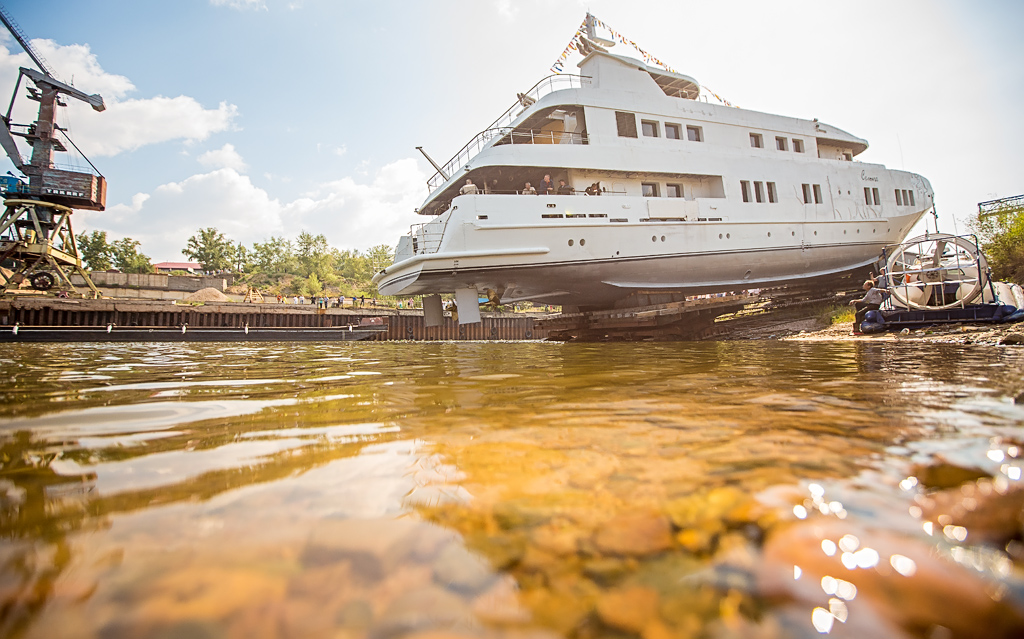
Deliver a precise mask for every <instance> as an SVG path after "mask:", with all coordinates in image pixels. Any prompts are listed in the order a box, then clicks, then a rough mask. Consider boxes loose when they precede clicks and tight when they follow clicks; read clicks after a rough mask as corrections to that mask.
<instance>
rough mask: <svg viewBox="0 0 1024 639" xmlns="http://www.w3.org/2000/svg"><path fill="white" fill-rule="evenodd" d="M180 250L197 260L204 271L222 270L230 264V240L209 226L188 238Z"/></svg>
mask: <svg viewBox="0 0 1024 639" xmlns="http://www.w3.org/2000/svg"><path fill="white" fill-rule="evenodd" d="M181 252H182V253H183V254H184V255H185V256H186V257H188V258H189V259H192V260H196V261H197V262H199V264H200V265H202V267H203V270H204V271H223V270H225V269H227V268H228V267H230V266H231V258H232V253H233V248H232V244H231V241H230V240H228V239H227V238H226V237H224V234H223V233H221V232H220V231H218V230H217V229H215V228H213V227H212V226H211V227H210V228H206V229H199V231H198V232H197V233H196V234H195V235H193V236H192V237H190V238H188V244H187V245H186V247H185V248H184V249H182V251H181Z"/></svg>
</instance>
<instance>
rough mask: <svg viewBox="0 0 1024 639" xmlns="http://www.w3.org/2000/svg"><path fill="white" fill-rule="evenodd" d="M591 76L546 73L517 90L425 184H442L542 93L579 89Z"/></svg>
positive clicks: (432, 186)
mask: <svg viewBox="0 0 1024 639" xmlns="http://www.w3.org/2000/svg"><path fill="white" fill-rule="evenodd" d="M590 81H591V78H590V77H589V76H585V75H559V74H555V75H549V76H548V77H546V78H544V79H543V80H541V81H540V82H538V83H537V84H535V85H533V87H532V88H531V89H530V90H529V91H527V92H526V93H522V94H519V99H518V100H516V101H515V102H514V103H512V106H510V107H509V108H508V109H506V110H505V112H504V113H502V114H501V115H500V116H498V118H497V119H496V120H494V122H491V124H490V125H488V126H487V128H485V129H484V130H483V131H481V132H480V133H478V134H476V136H474V137H473V139H472V140H470V141H469V142H468V143H466V145H465V146H463V147H462V148H461V149H460V150H459V152H458V153H456V154H455V155H454V156H453V157H452V159H450V160H448V162H447V163H446V164H445V165H444V166H443V167H441V171H438V172H437V173H435V174H434V175H433V176H432V177H431V178H430V179H429V180H427V186H428V187H430V190H431V191H433V190H434V189H436V188H437V187H439V186H441V185H442V184H444V183H445V182H446V181H447V179H446V178H445V177H444V176H445V175H448V176H452V175H454V174H455V172H456V171H458V170H459V169H461V168H462V167H463V166H465V165H466V164H467V163H468V162H469V160H470V159H471V158H472V157H473V156H475V155H476V154H477V153H479V152H480V151H481V150H483V149H484V147H486V146H487V144H488V143H489V142H490V141H491V140H493V139H494V138H495V137H498V136H499V135H504V134H505V133H507V132H508V131H509V130H510V128H509V125H511V124H512V122H514V121H515V119H516V118H517V117H519V116H520V114H522V112H523V111H525V110H526V109H527V108H529V107H530V106H531V105H532V104H534V103H535V102H536V101H537V100H540V99H541V98H542V97H544V96H545V95H547V94H549V93H552V92H554V91H558V90H562V89H578V88H581V87H584V86H588V85H589V84H590Z"/></svg>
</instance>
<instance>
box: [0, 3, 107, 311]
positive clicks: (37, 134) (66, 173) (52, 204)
mask: <svg viewBox="0 0 1024 639" xmlns="http://www.w3.org/2000/svg"><path fill="white" fill-rule="evenodd" d="M0 21H2V22H3V23H4V26H5V27H6V28H7V30H8V31H9V32H10V33H11V35H12V36H13V37H14V39H15V40H17V41H18V44H20V45H21V48H22V49H24V50H25V52H26V53H27V54H28V56H29V58H31V60H32V62H33V63H34V64H35V66H36V67H37V69H31V68H25V67H21V68H20V69H19V71H18V80H17V82H16V83H15V85H14V94H13V95H12V96H11V102H10V106H9V107H8V108H7V113H6V114H5V115H2V116H0V119H2V124H3V126H0V147H3V150H4V151H5V152H6V153H7V156H8V157H9V158H10V159H11V162H12V163H13V164H14V168H15V169H17V170H18V171H20V172H21V173H22V174H23V175H24V176H25V177H26V178H27V183H26V182H25V181H23V180H21V179H18V178H17V177H16V176H14V175H13V174H12V173H8V176H9V177H0V181H2V189H0V190H2V191H3V195H4V198H5V199H4V212H3V214H2V216H0V264H2V265H4V266H5V267H7V266H10V265H11V264H12V263H13V268H11V272H10V273H9V274H8V273H7V272H6V271H0V285H2V287H3V289H2V291H0V292H2V293H7V292H8V291H12V290H17V289H19V288H20V287H21V284H22V283H23V282H24V281H25V280H26V279H28V281H29V282H30V283H31V285H32V287H33V288H34V289H37V290H40V291H48V290H50V289H52V288H54V287H55V286H57V285H59V287H60V289H61V290H66V291H68V292H70V293H72V294H75V295H80V293H79V291H78V290H77V289H76V287H75V285H74V284H73V283H72V282H71V274H73V273H77V274H78V275H80V276H81V277H82V278H83V279H84V281H85V284H86V286H88V288H89V290H90V292H91V295H92V296H93V297H98V296H99V290H98V289H97V288H96V286H95V285H94V284H93V283H92V280H91V279H90V278H89V274H88V273H87V272H86V271H85V269H84V268H83V267H82V258H81V255H80V254H79V251H78V246H77V243H76V240H75V234H74V231H73V230H72V227H71V214H72V213H73V212H74V210H75V209H85V210H91V211H102V210H104V207H105V205H106V190H107V183H106V180H105V179H104V177H103V176H102V175H101V174H100V172H99V171H98V170H97V169H96V167H95V166H94V165H93V164H92V162H89V160H88V158H85V154H83V153H82V152H81V150H79V149H78V147H77V146H75V143H74V142H72V141H71V138H70V137H68V135H67V131H66V130H65V129H63V128H61V127H60V126H58V125H57V124H56V115H57V109H58V107H64V106H67V103H66V102H65V101H64V100H63V99H62V98H63V97H64V96H67V97H70V98H74V99H76V100H81V101H83V102H85V103H87V104H89V105H90V106H91V107H92V108H93V110H95V111H103V110H104V109H105V108H106V107H105V105H104V104H103V98H102V97H101V96H99V95H89V94H86V93H84V92H82V91H80V90H78V89H76V88H75V87H73V86H71V85H68V84H65V83H64V82H61V81H59V80H57V79H56V78H55V77H54V76H53V73H52V72H51V70H50V69H49V67H47V65H46V62H45V60H43V58H42V57H41V56H40V55H39V54H38V53H37V52H36V51H35V49H34V48H33V47H32V45H31V43H29V41H28V39H27V38H25V36H24V34H23V33H22V31H21V29H20V28H19V27H18V24H17V23H16V22H15V21H14V20H13V18H12V17H11V15H10V14H9V13H8V12H7V10H6V9H4V8H3V7H2V6H0ZM25 79H27V80H28V82H27V86H26V89H27V90H28V98H29V99H30V100H33V101H36V102H39V113H38V115H37V117H36V120H35V121H34V122H32V123H30V124H17V123H15V122H14V121H13V119H12V111H13V110H14V103H15V100H16V98H17V97H18V91H19V89H20V88H21V84H22V80H25ZM16 137H20V138H23V139H24V140H26V141H27V142H28V144H29V145H30V146H31V149H32V151H31V154H30V156H29V157H28V158H27V159H26V158H23V157H22V155H21V151H20V149H19V148H18V145H17V143H16V141H15V138H16ZM65 142H66V143H67V144H69V145H70V146H71V147H73V148H74V149H75V150H76V151H78V153H79V154H81V155H82V157H83V158H85V159H86V162H88V163H89V166H90V167H91V169H92V170H91V171H83V170H81V169H77V168H67V167H64V166H60V165H57V164H55V163H54V154H55V153H56V152H67V151H68V146H67V145H66V144H65Z"/></svg>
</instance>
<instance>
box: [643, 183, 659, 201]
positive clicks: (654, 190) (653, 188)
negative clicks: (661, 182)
mask: <svg viewBox="0 0 1024 639" xmlns="http://www.w3.org/2000/svg"><path fill="white" fill-rule="evenodd" d="M646 187H650V188H651V194H650V195H648V194H647V193H645V192H644V189H645V188H646ZM640 196H641V197H660V196H659V195H658V183H657V182H641V183H640Z"/></svg>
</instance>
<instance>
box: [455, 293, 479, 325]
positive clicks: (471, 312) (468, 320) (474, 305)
mask: <svg viewBox="0 0 1024 639" xmlns="http://www.w3.org/2000/svg"><path fill="white" fill-rule="evenodd" d="M479 300H480V293H478V292H477V290H476V289H475V288H457V289H455V304H456V305H457V306H458V307H459V324H479V323H480V322H481V319H480V301H479Z"/></svg>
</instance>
